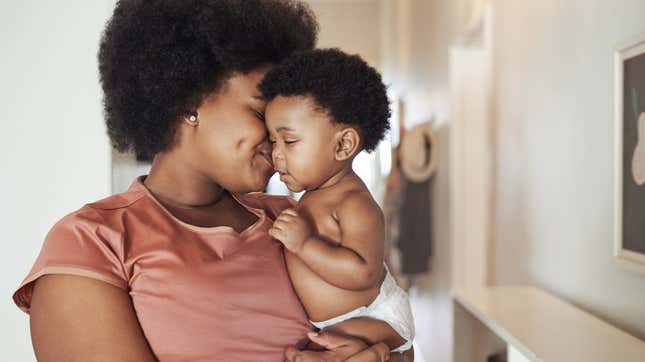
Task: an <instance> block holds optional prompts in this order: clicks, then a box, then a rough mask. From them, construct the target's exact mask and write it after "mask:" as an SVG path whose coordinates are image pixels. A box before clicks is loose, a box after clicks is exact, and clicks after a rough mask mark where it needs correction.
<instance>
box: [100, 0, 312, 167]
mask: <svg viewBox="0 0 645 362" xmlns="http://www.w3.org/2000/svg"><path fill="white" fill-rule="evenodd" d="M317 34H318V23H317V21H316V18H315V15H314V14H313V12H312V11H311V9H310V8H309V7H308V6H307V5H306V4H304V3H302V2H301V1H296V0H120V1H118V2H117V4H116V7H115V9H114V13H113V15H112V18H111V19H110V20H109V21H108V23H107V25H106V28H105V30H104V32H103V34H102V38H101V42H100V48H99V52H98V61H99V73H100V81H101V86H102V88H103V92H104V98H103V107H104V115H105V120H106V123H107V130H108V135H109V136H110V140H111V142H112V146H113V147H114V148H116V149H117V150H119V151H121V152H126V151H134V153H135V154H136V156H137V158H138V159H140V160H150V159H151V158H152V157H153V156H154V155H155V154H157V153H158V152H161V151H164V150H166V149H167V148H168V147H170V146H171V144H172V141H173V139H174V134H175V129H176V125H177V124H178V122H179V121H180V119H181V118H182V117H184V116H187V115H189V114H191V113H192V112H194V111H195V110H196V109H197V108H198V107H199V105H200V104H201V103H202V101H203V100H204V98H205V97H206V96H207V95H209V94H211V93H213V92H215V91H217V90H218V89H219V87H220V86H221V85H222V83H223V82H224V81H225V80H226V79H227V78H228V77H230V76H231V75H233V74H235V73H246V72H250V71H252V70H254V69H257V68H258V67H260V66H262V65H266V64H277V63H279V62H280V61H282V60H283V59H284V58H286V57H287V56H289V55H290V54H292V53H293V52H295V51H302V50H308V49H313V47H314V46H315V45H316V40H317Z"/></svg>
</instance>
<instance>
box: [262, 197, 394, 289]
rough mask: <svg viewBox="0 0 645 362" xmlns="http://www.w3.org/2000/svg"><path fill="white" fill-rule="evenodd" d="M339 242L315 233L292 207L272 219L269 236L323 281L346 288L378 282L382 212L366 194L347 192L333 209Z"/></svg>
mask: <svg viewBox="0 0 645 362" xmlns="http://www.w3.org/2000/svg"><path fill="white" fill-rule="evenodd" d="M336 214H337V217H338V222H339V225H340V230H341V240H340V245H334V244H332V243H329V242H327V241H325V240H323V239H322V238H320V237H318V236H317V235H315V234H314V233H313V231H312V228H311V226H310V225H309V224H308V223H307V221H306V220H305V219H304V218H303V217H301V216H300V215H298V213H297V212H296V211H295V210H291V209H289V210H285V211H284V212H283V213H282V214H281V215H280V216H279V217H278V219H276V221H275V223H274V225H273V228H272V229H271V230H270V231H269V233H270V234H271V236H273V237H275V238H276V239H278V240H280V241H281V242H282V243H283V244H284V245H285V247H286V248H287V249H288V250H289V251H291V252H293V253H295V254H296V255H298V257H300V259H302V260H303V261H304V262H305V264H307V266H308V267H309V268H310V269H311V270H312V271H314V272H315V273H316V274H318V275H319V276H320V277H321V278H322V279H324V280H325V281H326V282H328V283H330V284H332V285H334V286H337V287H339V288H343V289H348V290H365V289H369V288H371V287H373V286H374V285H376V284H378V282H379V281H380V277H381V271H382V269H383V225H384V222H383V213H382V212H381V209H380V208H379V207H378V205H376V203H375V202H374V201H373V200H372V199H371V197H369V195H365V194H361V193H358V192H357V193H352V194H350V195H349V196H348V197H347V198H346V199H345V201H344V202H343V203H342V204H341V205H340V206H339V207H338V209H337V212H336Z"/></svg>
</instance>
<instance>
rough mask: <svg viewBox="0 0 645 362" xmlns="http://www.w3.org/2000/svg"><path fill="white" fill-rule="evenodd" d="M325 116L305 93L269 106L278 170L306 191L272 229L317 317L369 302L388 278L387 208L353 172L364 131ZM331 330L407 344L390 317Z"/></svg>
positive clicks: (308, 306)
mask: <svg viewBox="0 0 645 362" xmlns="http://www.w3.org/2000/svg"><path fill="white" fill-rule="evenodd" d="M327 117H328V116H327V115H325V114H323V113H321V112H319V111H317V110H316V107H315V106H313V105H312V103H311V102H310V101H309V100H308V99H307V98H306V97H300V96H296V97H277V98H276V99H274V100H273V101H272V102H270V103H269V105H268V106H267V110H266V120H267V121H266V123H267V128H268V129H269V134H270V136H271V142H272V143H273V145H274V146H273V161H274V166H275V169H276V170H277V171H278V172H279V173H280V175H281V177H280V179H281V180H282V181H283V182H284V183H285V184H286V185H287V187H288V188H289V189H290V190H291V191H294V192H299V191H303V190H304V191H306V192H305V193H304V195H303V196H302V197H301V199H300V202H299V203H298V205H297V207H295V208H293V209H289V210H285V211H284V212H283V213H282V214H281V215H280V216H279V217H278V218H277V219H276V220H275V222H274V225H273V228H271V230H270V231H269V233H270V234H271V236H273V237H274V238H276V239H278V240H279V241H280V242H282V244H283V245H284V246H285V248H286V252H285V254H286V262H287V267H288V270H289V276H290V277H291V280H292V282H293V285H294V288H295V290H296V292H297V294H298V296H299V297H300V300H301V302H302V304H303V306H304V307H305V310H306V312H307V315H308V316H309V318H310V319H311V320H313V321H325V320H329V319H331V318H334V317H337V316H339V315H343V314H345V313H347V312H350V311H352V310H354V309H356V308H360V307H361V306H366V305H369V304H370V303H372V302H373V301H374V300H375V299H376V297H377V295H378V294H379V290H380V285H381V282H382V281H383V278H384V276H385V273H384V272H385V270H384V267H383V248H384V246H383V244H384V243H383V238H384V221H383V213H382V211H381V209H380V208H379V206H378V204H377V203H376V202H375V201H374V199H373V198H372V196H371V194H370V192H369V190H368V189H367V187H366V186H365V184H364V183H363V181H362V180H361V179H360V178H359V177H358V176H357V175H356V174H355V173H354V172H353V171H352V160H353V158H354V156H355V155H356V154H357V153H358V152H359V151H360V136H359V134H358V132H357V130H356V129H354V128H352V127H348V126H346V125H341V124H335V123H332V122H330V121H329V119H328V118H327ZM327 330H330V331H334V332H338V333H341V334H347V335H351V336H355V337H360V338H362V339H363V340H365V341H366V342H368V343H369V344H374V343H377V342H385V343H386V344H388V346H389V347H390V348H396V347H398V346H400V345H402V344H403V343H404V342H405V341H404V340H403V338H402V337H400V336H399V335H398V333H397V332H396V331H394V329H392V328H391V327H390V326H389V325H388V324H387V323H385V322H383V321H379V320H375V319H370V318H357V319H351V320H347V321H345V322H342V323H338V324H335V325H333V326H331V327H328V328H327Z"/></svg>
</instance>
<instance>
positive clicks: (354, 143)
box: [334, 127, 361, 161]
mask: <svg viewBox="0 0 645 362" xmlns="http://www.w3.org/2000/svg"><path fill="white" fill-rule="evenodd" d="M360 144H361V136H360V135H359V134H358V131H357V130H356V129H354V128H351V127H349V128H344V129H342V130H340V131H338V133H337V134H336V152H335V155H334V157H335V158H336V161H345V160H347V159H349V158H351V157H352V156H354V155H355V154H356V153H358V151H360V149H359V148H360Z"/></svg>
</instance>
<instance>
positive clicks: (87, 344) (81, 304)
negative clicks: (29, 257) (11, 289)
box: [30, 275, 156, 362]
mask: <svg viewBox="0 0 645 362" xmlns="http://www.w3.org/2000/svg"><path fill="white" fill-rule="evenodd" d="M30 315H31V320H30V325H31V338H32V343H33V346H34V352H35V353H36V358H37V359H38V361H41V362H50V361H51V362H58V361H69V362H76V361H79V362H80V361H83V362H103V361H106V362H107V361H113V362H129V361H132V362H135V361H137V362H139V361H143V362H147V361H156V359H155V357H154V355H153V353H152V351H151V350H150V347H149V346H148V343H147V341H146V339H145V337H144V335H143V332H142V330H141V327H140V326H139V322H138V319H137V316H136V314H135V311H134V308H133V306H132V301H131V299H130V297H129V295H128V293H127V292H126V291H124V290H122V289H119V288H117V287H115V286H112V285H110V284H107V283H104V282H101V281H98V280H94V279H90V278H85V277H78V276H72V275H45V276H43V277H40V278H39V279H38V280H37V282H36V285H35V286H34V293H33V297H32V302H31V312H30Z"/></svg>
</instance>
